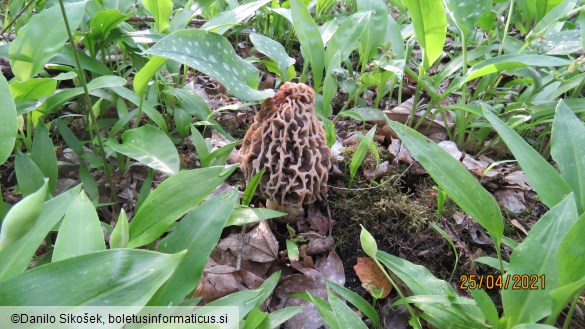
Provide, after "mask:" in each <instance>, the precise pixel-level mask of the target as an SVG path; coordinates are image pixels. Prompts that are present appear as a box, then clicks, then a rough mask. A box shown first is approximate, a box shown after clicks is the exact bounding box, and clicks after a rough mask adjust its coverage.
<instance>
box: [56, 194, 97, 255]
mask: <svg viewBox="0 0 585 329" xmlns="http://www.w3.org/2000/svg"><path fill="white" fill-rule="evenodd" d="M105 249H106V244H105V242H104V233H103V232H102V226H101V224H100V219H99V218H98V214H97V212H96V210H95V208H94V206H93V204H91V201H89V199H88V198H87V195H86V194H85V192H83V191H82V192H81V193H79V195H78V196H77V199H76V200H75V201H73V203H72V204H71V206H70V207H69V209H67V213H65V217H64V218H63V222H62V223H61V227H60V228H59V233H58V235H57V241H55V249H54V250H53V259H52V260H53V262H56V261H59V260H63V259H67V258H72V257H76V256H81V255H85V254H89V253H92V252H95V251H101V250H105Z"/></svg>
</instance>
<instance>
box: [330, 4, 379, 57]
mask: <svg viewBox="0 0 585 329" xmlns="http://www.w3.org/2000/svg"><path fill="white" fill-rule="evenodd" d="M371 14H372V13H371V12H370V11H367V12H357V13H355V14H353V15H351V16H349V17H348V18H347V19H346V20H345V21H343V23H342V24H341V25H340V26H339V27H338V28H337V30H336V31H335V33H333V36H331V39H329V42H328V43H327V50H326V51H325V66H326V67H329V63H331V62H333V61H332V59H333V57H334V56H335V55H336V54H337V53H339V58H340V61H341V62H343V61H345V60H347V58H348V57H349V55H350V54H351V53H352V52H353V51H354V50H355V49H356V48H357V47H358V45H359V43H360V40H361V39H360V36H361V35H362V33H363V32H364V29H365V28H366V23H369V22H370V19H371ZM333 63H334V62H333Z"/></svg>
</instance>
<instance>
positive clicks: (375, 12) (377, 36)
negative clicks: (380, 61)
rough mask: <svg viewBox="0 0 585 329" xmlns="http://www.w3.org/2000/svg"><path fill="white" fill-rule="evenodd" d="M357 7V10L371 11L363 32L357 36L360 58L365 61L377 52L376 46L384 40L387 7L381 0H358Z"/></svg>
mask: <svg viewBox="0 0 585 329" xmlns="http://www.w3.org/2000/svg"><path fill="white" fill-rule="evenodd" d="M357 8H358V10H359V11H369V10H371V11H372V14H371V15H370V17H369V19H368V20H367V21H366V28H365V30H364V33H363V34H362V35H361V37H360V38H359V40H360V60H361V61H362V62H365V61H367V60H369V59H370V58H372V57H373V56H374V55H375V54H377V52H378V47H379V46H381V45H382V43H383V42H384V39H385V37H386V29H387V25H388V8H387V7H386V3H385V2H384V1H382V0H358V1H357Z"/></svg>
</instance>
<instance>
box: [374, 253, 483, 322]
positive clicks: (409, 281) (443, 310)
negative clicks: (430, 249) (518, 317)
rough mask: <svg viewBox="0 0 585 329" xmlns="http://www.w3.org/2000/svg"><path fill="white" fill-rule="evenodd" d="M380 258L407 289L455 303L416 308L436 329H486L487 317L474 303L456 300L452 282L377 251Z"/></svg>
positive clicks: (431, 304) (461, 299) (422, 304)
mask: <svg viewBox="0 0 585 329" xmlns="http://www.w3.org/2000/svg"><path fill="white" fill-rule="evenodd" d="M377 258H378V260H379V261H380V262H381V263H382V264H384V265H385V266H386V267H388V268H389V269H390V271H392V272H393V273H394V274H395V275H396V276H397V277H398V278H399V279H400V280H401V281H402V282H404V283H405V284H406V286H408V288H409V289H410V290H411V291H412V294H413V295H414V296H416V295H434V296H438V297H443V299H445V298H448V300H451V299H452V300H453V302H452V303H450V304H447V305H445V303H444V302H440V303H421V304H418V305H417V307H418V308H420V309H421V310H422V311H423V313H421V318H423V319H425V320H426V321H428V322H429V323H430V324H432V325H433V326H434V327H436V328H449V327H451V328H483V327H484V326H485V318H484V317H483V314H482V313H481V311H480V309H479V308H478V307H477V306H476V305H474V304H475V303H474V302H473V300H467V301H464V298H462V297H456V296H457V295H456V293H455V290H454V289H453V287H451V285H450V284H449V283H447V282H446V281H444V280H440V279H437V278H436V277H435V276H433V274H432V273H431V272H430V271H429V270H428V269H426V268H425V267H423V266H420V265H415V264H413V263H411V262H409V261H406V260H404V259H401V258H399V257H396V256H393V255H390V254H387V253H385V252H383V251H378V254H377ZM454 297H456V298H454Z"/></svg>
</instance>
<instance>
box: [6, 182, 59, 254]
mask: <svg viewBox="0 0 585 329" xmlns="http://www.w3.org/2000/svg"><path fill="white" fill-rule="evenodd" d="M47 187H48V184H47V180H45V181H44V183H43V185H42V186H41V188H39V190H38V191H35V192H34V193H32V194H31V195H29V196H27V197H25V198H24V199H22V200H21V201H20V202H18V203H17V204H15V205H14V207H12V208H10V210H9V211H8V213H7V214H6V217H5V218H4V219H3V220H2V229H1V230H0V251H1V250H2V249H3V248H5V247H6V246H9V245H10V244H12V243H14V242H16V241H18V240H19V239H21V238H22V237H24V236H25V235H26V233H27V232H28V230H30V229H31V228H33V227H34V226H35V224H36V221H37V219H38V217H39V215H40V213H41V208H42V206H43V202H44V201H45V197H46V196H47V190H48V188H47Z"/></svg>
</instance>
